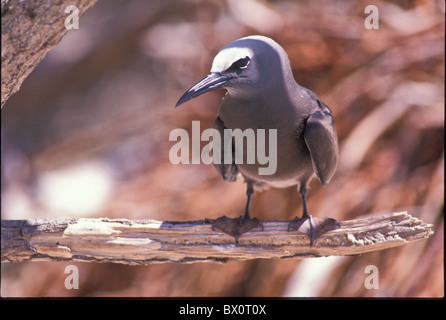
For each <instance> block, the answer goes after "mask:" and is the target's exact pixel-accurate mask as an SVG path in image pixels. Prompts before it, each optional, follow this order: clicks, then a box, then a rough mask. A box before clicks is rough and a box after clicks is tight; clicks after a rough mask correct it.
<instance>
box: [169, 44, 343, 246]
mask: <svg viewBox="0 0 446 320" xmlns="http://www.w3.org/2000/svg"><path fill="white" fill-rule="evenodd" d="M218 88H225V89H226V90H227V94H226V95H225V97H224V99H223V102H222V104H221V106H220V109H219V112H218V116H217V119H216V120H215V123H214V128H215V129H217V130H218V131H219V132H220V134H221V137H223V136H224V129H237V128H238V129H241V130H242V131H244V130H246V129H253V130H254V131H255V132H257V130H258V129H265V130H266V132H269V131H268V130H269V129H277V167H276V171H275V172H274V173H273V174H268V175H261V174H259V170H258V169H259V168H260V167H262V166H263V165H262V164H260V163H258V162H255V163H252V164H249V163H247V162H246V161H244V162H243V163H237V164H236V163H235V161H232V163H224V161H223V157H224V154H223V152H222V161H220V162H221V164H215V167H216V169H217V171H218V173H219V174H220V175H221V177H222V178H223V179H224V180H225V181H235V180H236V178H237V177H238V176H240V175H241V176H242V177H243V178H244V180H245V182H246V183H247V196H248V201H247V205H246V210H245V215H244V216H242V217H240V218H238V219H230V218H226V217H222V218H219V219H217V220H216V221H215V222H214V227H216V228H218V229H220V230H222V231H224V232H226V233H228V234H231V235H233V236H234V237H235V238H236V241H237V240H238V236H239V235H240V234H242V233H243V232H246V231H248V230H250V229H252V228H254V227H256V226H258V225H259V224H261V223H260V221H259V220H258V219H255V218H254V219H251V218H250V216H249V207H250V203H251V197H252V194H253V192H254V188H256V189H261V188H262V187H267V186H272V187H277V188H284V187H289V186H293V185H296V186H297V188H298V190H299V193H300V195H301V197H302V202H303V215H302V218H297V217H296V218H295V219H294V220H292V221H291V222H290V225H289V230H298V229H299V228H300V227H301V225H302V224H303V223H304V222H305V221H307V220H308V221H309V222H310V232H309V236H310V245H312V244H313V240H314V239H315V238H317V237H318V236H319V235H320V234H322V233H324V232H326V231H327V230H330V229H332V228H334V227H335V226H336V224H337V222H336V220H334V219H325V220H323V221H317V222H316V223H315V221H313V219H312V217H311V216H310V215H309V214H308V210H307V205H306V187H307V184H308V182H309V181H310V180H311V179H312V178H313V177H315V176H316V177H317V178H318V179H319V180H320V182H321V183H322V185H324V186H325V185H326V184H328V183H329V182H330V180H331V178H332V177H333V175H334V172H335V169H336V165H337V162H338V140H337V135H336V128H335V124H334V120H333V116H332V114H331V111H330V109H329V108H328V107H327V106H326V105H325V104H324V103H323V102H322V101H321V100H320V99H319V98H318V96H317V95H316V94H314V93H313V92H312V91H310V90H308V89H306V88H304V87H302V86H300V85H299V84H297V83H296V81H295V80H294V77H293V74H292V71H291V67H290V62H289V59H288V56H287V54H286V53H285V51H284V50H283V48H282V47H281V46H280V45H279V44H277V43H276V42H275V41H273V40H272V39H270V38H267V37H264V36H250V37H246V38H242V39H239V40H236V41H233V42H231V43H229V44H228V45H227V46H225V47H224V48H222V49H221V50H220V52H219V53H218V54H217V55H216V57H215V58H214V61H213V64H212V68H211V73H210V74H209V75H208V76H207V77H206V78H205V79H203V80H202V81H200V82H199V83H197V84H196V85H195V86H193V87H192V88H191V89H190V90H188V91H187V92H186V93H185V94H184V95H183V96H182V97H181V98H180V100H179V101H178V103H177V106H179V105H181V104H183V103H184V102H186V101H188V100H190V99H193V98H195V97H197V96H199V95H201V94H203V93H205V92H208V91H211V90H215V89H218ZM268 141H269V140H268V139H266V142H268ZM222 147H223V145H222ZM268 147H269V146H268V144H267V145H266V151H268V150H269V148H268ZM243 151H244V155H246V151H247V148H246V146H244V148H243ZM225 152H228V150H225ZM229 152H233V153H234V152H235V150H232V151H231V150H229Z"/></svg>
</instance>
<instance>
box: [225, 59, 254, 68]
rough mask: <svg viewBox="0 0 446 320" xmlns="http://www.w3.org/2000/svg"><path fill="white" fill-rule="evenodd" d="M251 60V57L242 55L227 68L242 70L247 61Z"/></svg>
mask: <svg viewBox="0 0 446 320" xmlns="http://www.w3.org/2000/svg"><path fill="white" fill-rule="evenodd" d="M250 61H251V59H249V57H244V58H241V59H238V60H237V61H236V62H234V63H233V64H232V65H231V67H230V68H229V69H231V70H234V71H235V70H243V69H245V68H246V67H247V66H248V64H249V62H250Z"/></svg>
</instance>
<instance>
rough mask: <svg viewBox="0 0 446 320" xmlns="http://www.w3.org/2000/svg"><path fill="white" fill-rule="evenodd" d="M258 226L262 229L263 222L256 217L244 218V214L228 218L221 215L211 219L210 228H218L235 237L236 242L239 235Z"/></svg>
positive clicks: (236, 242)
mask: <svg viewBox="0 0 446 320" xmlns="http://www.w3.org/2000/svg"><path fill="white" fill-rule="evenodd" d="M258 226H261V227H262V230H263V223H262V222H261V221H260V220H259V219H257V218H246V217H244V216H240V217H239V218H228V217H226V216H223V217H220V218H218V219H216V220H214V221H213V223H212V230H215V229H218V230H220V231H222V232H224V233H226V234H229V235H230V236H233V237H234V238H235V244H238V238H239V236H240V235H242V234H243V233H245V232H248V231H250V230H251V229H254V228H255V227H258Z"/></svg>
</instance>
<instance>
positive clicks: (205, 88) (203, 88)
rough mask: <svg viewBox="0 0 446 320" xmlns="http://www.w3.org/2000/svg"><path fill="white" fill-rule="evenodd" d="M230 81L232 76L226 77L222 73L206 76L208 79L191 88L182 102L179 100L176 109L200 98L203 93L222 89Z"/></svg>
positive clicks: (212, 73) (184, 95)
mask: <svg viewBox="0 0 446 320" xmlns="http://www.w3.org/2000/svg"><path fill="white" fill-rule="evenodd" d="M229 79H231V77H230V76H228V75H224V74H222V73H220V72H211V73H209V74H208V75H207V76H206V78H204V79H203V80H201V81H200V82H198V83H197V84H196V85H194V86H193V87H192V88H190V89H189V90H188V91H187V92H186V93H185V94H183V96H182V97H181V98H180V100H178V102H177V104H176V106H175V108H176V107H178V106H180V105H182V104H183V103H185V102H186V101H189V100H191V99H193V98H196V97H198V96H199V95H201V94H203V93H206V92H209V91H212V90H215V89H219V88H222V87H223V86H224V85H225V83H226V82H227V81H228V80H229Z"/></svg>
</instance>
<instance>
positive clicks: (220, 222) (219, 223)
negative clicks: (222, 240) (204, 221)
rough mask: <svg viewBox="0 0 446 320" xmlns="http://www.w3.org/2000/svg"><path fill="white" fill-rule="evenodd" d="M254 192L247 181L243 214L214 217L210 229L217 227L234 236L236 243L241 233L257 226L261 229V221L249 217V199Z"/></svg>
mask: <svg viewBox="0 0 446 320" xmlns="http://www.w3.org/2000/svg"><path fill="white" fill-rule="evenodd" d="M253 194H254V188H253V186H252V183H250V182H247V189H246V196H247V197H248V200H247V202H246V208H245V215H244V216H240V217H239V218H228V217H226V216H223V217H220V218H218V219H216V220H215V221H214V222H213V223H212V229H213V230H215V228H217V229H218V230H220V231H223V232H224V233H227V234H229V235H231V236H233V237H234V238H235V243H236V244H238V238H239V236H240V235H241V234H243V233H245V232H248V231H249V230H251V229H254V228H255V227H257V226H259V225H260V226H261V227H262V230H263V224H262V222H261V221H260V220H259V219H257V218H250V216H249V209H250V207H251V199H252V195H253Z"/></svg>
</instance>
